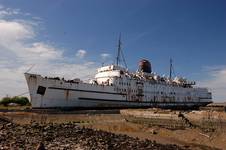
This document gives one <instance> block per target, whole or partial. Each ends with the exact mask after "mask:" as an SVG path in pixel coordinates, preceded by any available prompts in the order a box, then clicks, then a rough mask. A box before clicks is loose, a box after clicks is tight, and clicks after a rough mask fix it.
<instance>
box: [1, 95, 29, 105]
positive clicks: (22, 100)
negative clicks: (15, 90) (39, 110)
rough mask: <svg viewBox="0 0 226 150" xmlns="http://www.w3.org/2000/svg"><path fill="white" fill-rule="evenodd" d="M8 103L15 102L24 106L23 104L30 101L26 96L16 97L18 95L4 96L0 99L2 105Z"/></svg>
mask: <svg viewBox="0 0 226 150" xmlns="http://www.w3.org/2000/svg"><path fill="white" fill-rule="evenodd" d="M9 103H16V104H19V105H21V106H24V105H30V102H29V100H28V98H27V97H23V96H22V97H18V96H15V97H12V98H11V97H4V98H3V99H2V100H1V101H0V104H2V105H4V106H7V105H8V104H9Z"/></svg>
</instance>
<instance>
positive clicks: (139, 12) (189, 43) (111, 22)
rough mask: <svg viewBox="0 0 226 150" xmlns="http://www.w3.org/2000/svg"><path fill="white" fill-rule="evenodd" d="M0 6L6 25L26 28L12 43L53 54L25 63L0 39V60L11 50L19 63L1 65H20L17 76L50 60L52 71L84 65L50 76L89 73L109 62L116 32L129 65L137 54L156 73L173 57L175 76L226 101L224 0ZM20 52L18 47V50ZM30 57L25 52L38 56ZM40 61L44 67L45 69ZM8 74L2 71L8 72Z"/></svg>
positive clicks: (20, 0)
mask: <svg viewBox="0 0 226 150" xmlns="http://www.w3.org/2000/svg"><path fill="white" fill-rule="evenodd" d="M0 6H1V7H2V8H1V9H0V19H1V20H2V21H3V25H6V26H7V29H8V25H9V24H10V23H18V24H17V25H21V27H22V28H23V27H24V31H23V33H20V34H23V35H22V36H20V37H23V38H21V39H19V40H18V39H16V40H15V43H17V44H15V46H14V48H15V47H16V45H18V41H19V42H20V43H19V45H20V48H21V47H23V48H24V49H29V52H31V51H32V52H34V51H42V52H44V51H48V52H50V53H49V55H51V56H53V55H52V54H54V56H56V57H55V58H51V57H46V56H45V59H44V60H43V61H42V62H45V63H44V64H42V63H40V62H38V61H32V60H29V61H28V60H27V59H26V57H25V58H23V59H21V56H19V50H18V51H13V50H12V47H7V46H6V45H4V42H6V41H2V46H1V45H0V47H1V49H2V50H0V52H1V53H4V54H3V55H4V56H1V57H2V60H3V59H6V58H9V57H12V55H15V58H14V60H15V61H16V64H17V66H15V65H13V64H15V61H12V62H11V63H9V62H8V63H7V64H4V65H2V68H3V69H5V68H9V66H11V67H12V69H14V70H15V68H17V69H18V68H20V69H19V70H18V73H20V72H21V71H23V69H24V68H26V67H28V66H29V65H31V64H35V65H39V67H36V70H35V71H37V72H40V73H44V74H45V73H47V71H46V70H50V69H53V70H54V68H56V67H54V65H56V66H58V67H57V68H59V66H65V65H66V66H68V67H69V68H73V67H75V68H74V69H75V70H77V69H76V67H83V69H84V72H83V73H80V74H78V73H77V74H76V71H74V72H73V70H71V72H67V74H60V73H59V71H55V72H54V71H53V74H54V73H55V74H57V75H64V76H68V77H71V74H74V75H80V76H81V77H82V75H84V76H86V74H87V72H86V69H88V70H89V71H94V70H92V69H93V68H94V69H96V67H98V66H99V65H101V63H102V62H103V61H104V62H106V63H111V62H113V60H114V59H115V55H116V45H117V40H118V35H119V33H120V32H121V33H122V42H123V45H122V46H123V50H124V54H125V56H126V61H127V64H128V66H129V68H130V69H131V70H136V68H137V62H138V61H139V59H141V58H147V59H149V60H150V61H151V62H152V66H153V70H154V72H157V73H159V74H168V67H169V59H170V57H171V58H173V61H174V69H175V73H176V75H180V76H185V77H187V78H189V79H192V80H197V81H199V82H198V83H199V84H200V85H202V86H207V87H209V88H210V89H212V90H213V92H214V94H213V95H214V98H215V99H216V100H226V95H225V94H224V93H225V92H224V91H225V90H226V84H223V83H226V77H225V76H226V62H225V58H226V1H225V0H170V1H169V0H142V1H138V0H136V1H135V0H123V1H120V0H111V1H110V0H93V1H87V0H54V1H51V0H48V1H47V0H39V1H34V0H33V1H30V2H28V1H26V0H16V1H15V0H7V1H3V0H0ZM3 11H4V12H6V13H3ZM13 11H14V12H15V13H12V12H13ZM0 27H1V26H0ZM14 29H16V28H14ZM4 31H6V30H4ZM9 31H10V32H11V31H12V30H9ZM13 32H14V31H13ZM15 33H18V31H15ZM6 34H7V33H6ZM20 34H19V35H20ZM7 35H8V34H7ZM10 38H11V37H10ZM10 38H9V39H10ZM0 39H1V38H0ZM10 40H11V39H10ZM0 43H1V42H0ZM3 49H7V50H3ZM40 49H41V50H40ZM23 52H24V51H22V50H21V51H20V54H21V53H23ZM24 53H25V54H27V52H24ZM40 53H41V52H40ZM40 53H39V55H38V56H40ZM35 54H36V52H35ZM35 54H34V53H31V54H30V55H32V56H34V57H36V55H35ZM103 54H105V57H103ZM30 55H29V56H30ZM1 57H0V58H1ZM17 61H18V62H17ZM2 64H3V63H2ZM84 64H85V65H86V66H85V67H84V66H83V65H84ZM70 65H74V66H73V67H72V66H70ZM75 65H76V66H75ZM43 66H45V67H46V66H49V67H46V68H45V69H46V70H44V69H42V68H43ZM41 67H42V68H41ZM90 67H91V68H92V69H90ZM21 68H22V69H21ZM0 69H1V68H0ZM25 70H26V69H25ZM56 70H57V69H56ZM7 71H8V72H7V73H6V74H10V73H12V71H10V70H7ZM62 71H65V70H62ZM6 74H5V76H6ZM81 74H82V75H81ZM3 79H5V77H2V80H3ZM18 82H19V78H18V80H17V82H16V83H18ZM23 82H24V80H23V81H22V80H21V82H20V83H23ZM0 84H1V83H0ZM21 88H22V87H21ZM24 90H25V89H24ZM25 91H26V90H25ZM5 92H7V91H5ZM17 92H18V93H19V92H20V91H17ZM4 94H6V93H4V92H3V93H0V95H4ZM12 94H13V93H12ZM12 94H11V95H12Z"/></svg>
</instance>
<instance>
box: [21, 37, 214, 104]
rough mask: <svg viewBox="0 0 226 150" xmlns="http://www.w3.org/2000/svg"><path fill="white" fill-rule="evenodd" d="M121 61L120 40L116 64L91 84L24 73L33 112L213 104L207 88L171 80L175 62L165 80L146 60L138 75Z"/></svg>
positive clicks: (140, 65) (186, 81) (181, 79)
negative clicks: (49, 109)
mask: <svg viewBox="0 0 226 150" xmlns="http://www.w3.org/2000/svg"><path fill="white" fill-rule="evenodd" d="M120 57H122V50H121V42H120V40H119V44H118V50H117V60H116V63H115V64H112V65H106V66H102V67H100V68H98V69H97V74H96V75H95V77H94V79H93V80H91V81H90V82H84V81H82V80H80V79H74V80H65V79H63V78H62V79H61V78H59V77H43V76H41V75H38V74H31V73H25V77H26V80H27V84H28V89H29V93H30V99H31V104H32V108H75V107H78V108H118V107H120V108H122V107H123V108H125V107H161V108H185V107H186V108H193V107H199V106H205V105H207V104H209V103H211V102H212V96H211V92H209V91H208V89H207V88H200V87H194V85H195V82H190V81H188V80H187V79H185V78H179V77H175V78H172V61H171V63H170V76H169V77H162V76H159V75H157V74H155V73H153V72H152V68H151V63H150V62H149V61H148V60H146V59H143V60H141V61H140V62H139V69H138V70H137V71H136V72H130V71H128V69H127V68H126V67H122V65H120ZM121 60H124V59H121Z"/></svg>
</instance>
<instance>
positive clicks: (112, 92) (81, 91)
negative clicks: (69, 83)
mask: <svg viewBox="0 0 226 150" xmlns="http://www.w3.org/2000/svg"><path fill="white" fill-rule="evenodd" d="M48 89H55V90H69V91H79V92H90V93H102V94H114V95H126V94H123V93H113V92H102V91H90V90H78V89H68V88H57V87H48Z"/></svg>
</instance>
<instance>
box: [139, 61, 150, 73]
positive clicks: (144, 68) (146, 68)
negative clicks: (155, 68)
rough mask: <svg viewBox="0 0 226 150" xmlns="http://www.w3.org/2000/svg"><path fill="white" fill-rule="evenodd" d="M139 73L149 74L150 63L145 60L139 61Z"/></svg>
mask: <svg viewBox="0 0 226 150" xmlns="http://www.w3.org/2000/svg"><path fill="white" fill-rule="evenodd" d="M139 71H143V72H146V73H151V72H152V70H151V63H150V62H149V61H148V60H146V59H142V60H140V62H139Z"/></svg>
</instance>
